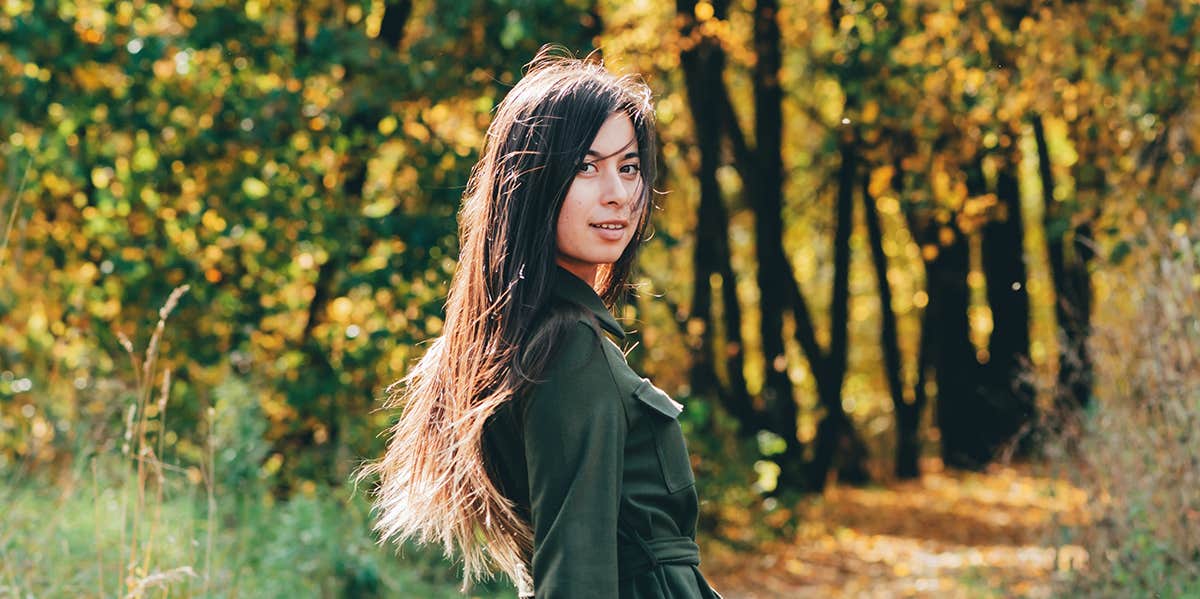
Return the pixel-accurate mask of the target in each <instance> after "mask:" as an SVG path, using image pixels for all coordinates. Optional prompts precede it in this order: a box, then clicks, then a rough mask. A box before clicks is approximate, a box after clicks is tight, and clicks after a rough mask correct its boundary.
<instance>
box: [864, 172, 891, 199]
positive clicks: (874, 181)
mask: <svg viewBox="0 0 1200 599" xmlns="http://www.w3.org/2000/svg"><path fill="white" fill-rule="evenodd" d="M895 172H896V169H895V168H894V167H892V165H890V164H888V165H884V166H881V167H878V168H876V169H874V170H872V171H871V182H870V183H869V184H868V186H867V190H868V191H869V192H870V193H871V197H873V198H878V197H881V196H883V194H884V192H886V191H887V190H888V188H889V187H891V185H892V175H893V174H895Z"/></svg>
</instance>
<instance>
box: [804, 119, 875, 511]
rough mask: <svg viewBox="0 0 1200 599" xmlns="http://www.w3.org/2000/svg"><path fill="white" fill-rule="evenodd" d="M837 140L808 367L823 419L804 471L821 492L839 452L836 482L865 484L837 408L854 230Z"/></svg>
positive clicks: (848, 178) (854, 443) (849, 154)
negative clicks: (824, 295)
mask: <svg viewBox="0 0 1200 599" xmlns="http://www.w3.org/2000/svg"><path fill="white" fill-rule="evenodd" d="M847 137H849V138H850V139H847V140H845V141H843V143H842V144H841V147H840V150H839V154H841V158H842V162H841V166H840V167H839V168H838V191H837V208H836V210H837V226H836V229H835V231H834V242H833V244H834V250H833V301H832V302H831V304H830V343H829V351H828V353H827V354H826V355H825V356H824V359H823V360H821V361H820V362H819V364H820V366H819V368H818V367H814V369H813V370H814V372H813V375H814V377H815V378H816V382H817V395H818V399H819V401H820V403H821V407H822V408H824V410H825V417H824V418H823V419H821V423H820V424H819V425H818V427H817V438H816V447H815V452H814V456H813V461H812V463H811V464H810V466H809V485H808V486H809V488H811V489H813V490H820V489H823V488H824V484H825V480H826V477H827V475H828V473H829V470H830V467H831V466H832V465H833V460H834V456H835V453H837V452H838V450H841V456H840V457H841V464H840V466H839V468H838V474H839V479H840V480H843V481H845V482H849V483H852V484H862V483H864V482H866V481H867V480H869V479H870V476H869V475H868V474H867V471H866V467H865V462H866V457H867V451H866V445H865V444H864V443H863V442H862V439H860V438H859V436H858V434H857V432H856V431H855V429H854V425H853V423H852V422H851V421H850V419H849V417H848V416H847V415H846V412H845V410H844V409H843V408H842V383H843V381H844V380H845V376H846V353H847V323H848V321H849V319H850V316H849V301H850V285H849V283H850V231H851V229H853V227H854V222H853V221H854V188H855V182H856V176H857V174H858V155H857V148H856V145H855V140H854V139H853V138H852V136H851V135H847Z"/></svg>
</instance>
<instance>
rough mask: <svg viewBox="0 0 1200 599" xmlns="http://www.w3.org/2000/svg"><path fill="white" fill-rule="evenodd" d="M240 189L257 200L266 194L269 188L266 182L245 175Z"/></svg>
mask: <svg viewBox="0 0 1200 599" xmlns="http://www.w3.org/2000/svg"><path fill="white" fill-rule="evenodd" d="M242 191H243V192H245V194H246V195H248V196H250V197H251V198H253V199H255V200H257V199H259V198H262V197H264V196H266V195H267V192H268V191H270V189H269V188H268V187H267V184H266V183H263V182H262V181H260V180H258V179H256V178H254V177H247V178H246V179H245V180H244V181H242Z"/></svg>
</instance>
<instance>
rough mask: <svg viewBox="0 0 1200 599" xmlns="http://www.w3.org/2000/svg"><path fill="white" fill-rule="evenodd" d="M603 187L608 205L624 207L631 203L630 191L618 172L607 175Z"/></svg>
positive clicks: (613, 171)
mask: <svg viewBox="0 0 1200 599" xmlns="http://www.w3.org/2000/svg"><path fill="white" fill-rule="evenodd" d="M601 186H602V193H603V199H604V202H605V203H606V204H613V205H622V204H625V203H626V202H628V201H629V195H630V194H629V189H628V187H627V185H626V183H625V181H624V180H623V179H621V174H620V173H619V172H617V171H616V170H612V171H608V172H606V173H605V175H604V177H603V182H602V183H601Z"/></svg>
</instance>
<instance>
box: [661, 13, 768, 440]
mask: <svg viewBox="0 0 1200 599" xmlns="http://www.w3.org/2000/svg"><path fill="white" fill-rule="evenodd" d="M721 4H722V6H719V7H715V8H717V9H719V10H720V11H721V14H723V13H724V10H725V7H724V6H723V3H721ZM694 9H695V2H694V0H693V1H690V2H689V1H681V2H679V3H678V4H677V10H678V12H679V14H680V15H682V16H684V18H685V21H684V28H683V32H682V33H683V35H684V36H688V35H690V34H691V33H692V31H693V29H694V26H695V22H694V19H693V17H692V15H693V12H694ZM717 16H718V18H720V16H721V15H717ZM680 62H681V65H682V67H683V73H684V81H685V84H686V88H687V98H688V106H689V108H690V110H691V113H692V119H693V122H694V124H695V134H696V145H697V148H698V149H699V151H700V170H699V172H698V173H697V178H698V179H699V183H700V205H699V208H698V210H697V221H698V223H697V231H696V241H695V247H694V248H693V254H692V263H693V276H692V289H693V294H692V306H691V311H690V315H689V319H690V320H692V321H699V322H700V323H701V333H700V343H699V346H698V347H694V348H693V356H694V358H693V363H692V369H691V373H690V377H689V378H690V383H691V386H692V390H693V392H694V393H697V394H702V395H716V396H717V397H718V398H719V399H720V401H721V403H722V405H723V406H724V407H725V409H726V410H728V411H729V413H730V414H731V415H733V416H734V418H736V419H737V421H738V422H739V424H740V425H741V426H740V427H739V431H740V433H741V434H742V435H753V434H754V433H755V432H756V431H757V430H758V427H759V418H758V415H757V413H756V412H755V410H754V407H753V405H752V404H751V402H750V397H749V393H748V392H747V391H746V382H745V375H744V373H743V372H742V352H741V309H740V306H739V304H738V300H737V280H736V278H735V277H734V274H733V269H732V267H731V265H730V255H729V242H728V239H729V231H728V228H727V222H728V218H727V216H726V214H725V209H724V206H723V204H722V199H721V189H720V186H719V185H718V183H717V168H718V167H719V166H720V159H721V156H720V151H721V105H720V102H719V100H718V99H717V98H718V96H717V95H716V94H714V93H713V90H716V89H719V88H720V87H722V86H723V85H724V83H723V81H722V80H721V74H722V73H723V72H724V67H725V56H724V52H723V50H722V49H721V46H720V43H719V41H717V40H715V39H712V38H708V37H705V38H702V39H701V40H700V41H699V42H698V43H697V44H696V45H695V46H693V47H692V48H690V49H688V50H685V51H684V52H682V53H681V54H680ZM714 274H716V275H718V276H720V277H721V282H722V285H721V291H722V296H721V301H722V314H723V317H724V320H723V324H724V325H725V345H724V347H725V348H729V349H732V350H733V351H728V349H723V346H722V344H721V343H719V342H718V339H717V336H716V335H715V330H714V327H713V320H714V316H713V315H714V312H715V310H714V305H713V288H712V283H711V281H712V275H714ZM721 357H723V358H725V361H726V362H725V367H726V369H727V371H728V378H729V381H728V383H727V384H725V385H723V384H722V382H721V381H720V379H719V377H718V376H717V369H716V366H715V361H716V360H717V359H719V358H721Z"/></svg>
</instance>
